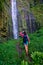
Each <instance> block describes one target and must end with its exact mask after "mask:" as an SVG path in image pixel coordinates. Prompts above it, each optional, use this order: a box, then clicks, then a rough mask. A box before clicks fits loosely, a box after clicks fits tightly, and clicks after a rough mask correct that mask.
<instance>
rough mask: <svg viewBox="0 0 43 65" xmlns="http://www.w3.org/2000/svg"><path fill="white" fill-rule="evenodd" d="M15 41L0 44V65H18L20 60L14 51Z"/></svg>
mask: <svg viewBox="0 0 43 65" xmlns="http://www.w3.org/2000/svg"><path fill="white" fill-rule="evenodd" d="M16 43H17V40H10V41H7V42H6V43H3V44H0V65H18V64H19V63H18V62H19V61H20V59H19V57H18V52H17V50H16Z"/></svg>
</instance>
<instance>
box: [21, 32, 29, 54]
mask: <svg viewBox="0 0 43 65" xmlns="http://www.w3.org/2000/svg"><path fill="white" fill-rule="evenodd" d="M20 36H21V37H22V38H23V44H24V47H25V51H26V55H28V43H30V39H29V37H28V35H27V34H26V32H25V31H23V32H20Z"/></svg>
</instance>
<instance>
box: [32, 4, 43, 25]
mask: <svg viewBox="0 0 43 65" xmlns="http://www.w3.org/2000/svg"><path fill="white" fill-rule="evenodd" d="M31 11H32V13H33V14H34V16H35V18H36V22H40V24H41V26H43V4H37V5H36V6H34V7H32V8H31Z"/></svg>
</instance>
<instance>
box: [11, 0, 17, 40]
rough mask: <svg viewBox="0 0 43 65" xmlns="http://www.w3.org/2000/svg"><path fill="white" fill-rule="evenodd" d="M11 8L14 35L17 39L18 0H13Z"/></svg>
mask: <svg viewBox="0 0 43 65" xmlns="http://www.w3.org/2000/svg"><path fill="white" fill-rule="evenodd" d="M11 10H12V22H13V35H14V39H17V38H18V22H17V6H16V0H11Z"/></svg>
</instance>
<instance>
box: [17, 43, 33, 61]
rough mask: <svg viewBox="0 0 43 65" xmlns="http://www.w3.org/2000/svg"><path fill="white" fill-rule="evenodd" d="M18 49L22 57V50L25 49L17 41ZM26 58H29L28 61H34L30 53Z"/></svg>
mask: <svg viewBox="0 0 43 65" xmlns="http://www.w3.org/2000/svg"><path fill="white" fill-rule="evenodd" d="M16 49H17V52H18V54H19V57H22V51H23V49H22V48H21V47H20V45H19V43H17V45H16ZM25 58H27V59H28V61H30V62H31V61H32V58H31V56H30V54H29V55H28V56H27V55H25Z"/></svg>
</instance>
